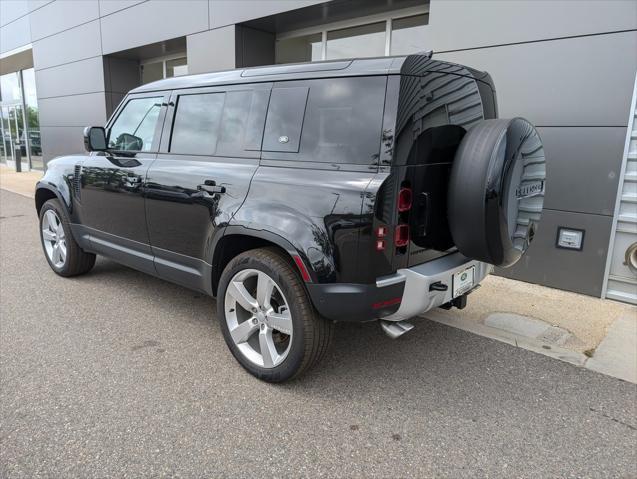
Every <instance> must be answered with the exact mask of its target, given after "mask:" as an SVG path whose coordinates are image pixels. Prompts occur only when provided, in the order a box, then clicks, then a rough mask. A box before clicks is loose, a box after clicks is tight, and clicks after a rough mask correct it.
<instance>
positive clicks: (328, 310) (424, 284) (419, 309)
mask: <svg viewBox="0 0 637 479" xmlns="http://www.w3.org/2000/svg"><path fill="white" fill-rule="evenodd" d="M471 266H475V275H474V284H475V285H477V284H478V283H479V282H480V281H482V280H483V279H484V277H485V276H486V275H487V274H489V273H490V272H491V271H492V266H491V265H488V264H486V263H481V262H480V261H473V260H470V259H467V258H466V257H464V256H462V255H461V254H460V253H454V254H450V255H448V256H444V257H442V258H438V259H435V260H433V261H429V262H427V263H423V264H420V265H417V266H413V267H411V268H405V269H400V270H398V271H397V272H396V273H395V274H393V275H390V276H384V277H382V278H378V280H377V281H376V284H352V283H332V284H316V283H314V284H312V283H310V284H306V286H307V289H308V292H309V294H310V297H311V299H312V303H313V304H314V307H315V308H316V309H317V311H318V312H319V314H320V315H321V316H323V317H325V318H328V319H332V320H335V321H371V320H374V319H385V320H388V321H400V320H403V319H408V318H411V317H413V316H417V315H418V314H422V313H424V312H425V311H429V310H430V309H432V308H436V307H438V306H440V305H442V304H445V303H448V302H449V301H451V300H452V299H453V285H452V278H453V275H454V273H457V272H460V271H462V270H464V269H466V268H469V267H471ZM437 282H441V283H443V284H446V285H447V290H446V291H430V290H429V287H430V286H431V285H432V284H433V283H437Z"/></svg>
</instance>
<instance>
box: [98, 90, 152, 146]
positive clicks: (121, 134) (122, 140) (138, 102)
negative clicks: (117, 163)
mask: <svg viewBox="0 0 637 479" xmlns="http://www.w3.org/2000/svg"><path fill="white" fill-rule="evenodd" d="M161 103H162V97H160V96H158V97H148V98H134V99H132V100H129V101H128V103H127V104H126V106H125V107H124V109H123V110H122V112H121V113H120V114H119V116H118V117H117V119H116V120H115V123H113V126H112V127H111V129H110V132H109V135H108V148H109V149H111V150H116V151H150V150H151V148H152V146H153V140H154V137H155V130H156V127H157V118H158V117H159V111H160V110H161Z"/></svg>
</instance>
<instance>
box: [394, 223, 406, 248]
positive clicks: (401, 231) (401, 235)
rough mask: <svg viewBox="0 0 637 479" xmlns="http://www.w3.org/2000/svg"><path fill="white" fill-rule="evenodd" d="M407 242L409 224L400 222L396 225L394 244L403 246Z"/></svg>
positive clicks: (398, 246) (399, 246)
mask: <svg viewBox="0 0 637 479" xmlns="http://www.w3.org/2000/svg"><path fill="white" fill-rule="evenodd" d="M408 244H409V225H406V224H404V223H403V224H400V225H398V226H396V232H395V233H394V245H395V246H396V248H403V247H405V246H407V245H408Z"/></svg>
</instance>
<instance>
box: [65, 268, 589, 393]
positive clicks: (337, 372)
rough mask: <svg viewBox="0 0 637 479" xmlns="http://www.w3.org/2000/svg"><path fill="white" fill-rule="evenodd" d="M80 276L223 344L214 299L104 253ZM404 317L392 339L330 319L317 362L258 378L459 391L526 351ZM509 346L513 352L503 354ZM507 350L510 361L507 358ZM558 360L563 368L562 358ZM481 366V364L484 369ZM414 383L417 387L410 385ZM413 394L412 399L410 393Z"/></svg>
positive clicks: (329, 387)
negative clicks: (291, 374)
mask: <svg viewBox="0 0 637 479" xmlns="http://www.w3.org/2000/svg"><path fill="white" fill-rule="evenodd" d="M77 281H80V279H79V278H78V279H77ZM81 281H82V282H94V283H96V284H99V285H102V286H107V285H110V284H113V287H114V288H124V290H126V291H133V292H134V293H133V294H134V295H135V296H136V297H139V298H154V300H153V302H152V304H153V307H154V308H155V310H156V311H159V312H160V313H163V312H165V313H166V314H167V315H170V318H171V322H172V321H174V322H176V323H175V329H176V330H179V325H178V323H179V322H183V323H189V324H192V323H193V322H194V323H197V324H198V325H199V326H201V329H202V331H205V333H204V334H206V335H209V338H206V340H209V341H210V344H211V348H214V349H215V350H217V352H218V351H219V349H220V348H222V349H224V350H225V349H226V345H225V343H224V340H223V337H222V335H221V333H220V331H219V327H218V325H217V324H216V314H215V311H216V301H215V300H214V299H213V298H210V297H208V296H206V295H205V294H203V293H198V292H195V291H191V290H189V289H186V288H184V287H181V286H178V285H175V284H172V283H169V282H166V281H163V280H160V279H158V278H154V277H151V276H148V275H146V274H144V273H139V272H137V271H134V270H132V269H129V268H126V267H124V266H121V265H119V264H116V263H114V262H112V261H108V260H104V259H100V260H99V261H98V263H97V264H96V267H95V268H94V270H93V271H92V272H91V273H90V274H89V275H86V276H84V277H82V278H81ZM115 283H116V284H115ZM412 322H413V324H414V325H415V326H416V327H415V328H414V329H413V330H412V331H410V332H409V333H407V334H406V335H405V336H403V337H401V338H399V339H396V340H392V339H390V338H388V337H387V336H386V335H385V334H384V333H383V332H382V330H381V328H380V325H379V324H378V322H377V321H372V322H368V323H347V322H341V323H337V324H336V327H335V332H334V340H333V343H332V346H331V348H330V350H329V351H328V353H327V355H326V357H325V358H324V360H323V361H322V362H321V363H320V364H319V365H318V366H317V367H315V368H314V369H312V370H311V371H309V372H307V373H306V374H305V375H303V376H301V377H300V378H298V379H296V380H293V381H290V382H289V383H286V384H283V385H268V384H263V387H266V388H270V387H277V388H282V389H283V390H286V391H288V392H290V393H294V395H298V394H301V395H303V396H305V395H307V396H308V397H312V400H313V401H316V400H318V399H320V398H324V399H326V400H328V399H329V400H330V401H332V400H333V401H343V400H348V399H351V398H353V397H358V396H359V395H361V394H363V395H366V396H368V397H370V398H373V397H379V396H382V397H383V398H385V399H384V400H387V398H392V397H397V398H398V397H403V396H404V395H413V394H415V392H418V393H419V394H420V393H423V392H424V391H429V394H431V391H433V390H435V389H438V390H439V391H440V390H447V391H448V390H450V389H453V388H454V387H456V388H457V390H458V391H461V390H462V391H465V392H464V393H463V394H466V393H467V392H469V391H471V389H472V388H475V387H476V385H477V384H476V381H479V379H478V378H482V379H485V378H486V379H488V380H489V381H496V382H501V383H502V385H503V386H505V385H506V384H507V378H508V377H510V373H511V370H512V369H513V368H515V367H516V366H518V365H520V364H522V363H523V362H524V361H526V360H527V359H528V357H529V356H528V355H530V354H532V353H529V352H527V351H523V350H519V349H516V348H513V347H512V346H509V345H506V344H502V343H498V342H496V341H493V340H489V339H485V338H482V337H478V336H475V335H472V334H469V333H466V332H464V331H460V330H457V329H454V328H450V327H447V326H443V325H440V324H438V323H434V322H432V321H428V320H427V319H425V318H414V319H413V321H412ZM511 348H513V350H514V351H516V354H513V355H512V354H511ZM221 357H222V358H224V359H223V361H224V363H223V364H219V365H218V366H220V367H226V368H234V371H233V372H232V374H235V372H236V374H246V375H247V373H245V372H244V371H242V370H241V368H240V367H239V366H238V365H237V364H236V363H235V361H234V359H233V358H232V356H231V355H230V354H222V355H221ZM512 357H513V360H514V361H515V363H517V364H512V363H511V361H512V359H511V358H512ZM537 360H538V361H551V360H550V359H548V358H544V357H542V356H537ZM564 367H565V368H571V366H570V365H566V364H564ZM573 369H574V370H575V371H577V369H576V368H573ZM229 371H232V370H229ZM485 371H488V372H489V374H488V376H485ZM576 373H577V372H576ZM496 378H498V379H496ZM250 381H251V378H246V379H245V380H240V381H239V383H240V384H245V383H246V382H250ZM254 381H257V380H256V379H255V380H254ZM461 383H462V384H461ZM415 384H416V385H418V384H420V387H414V385H415ZM467 384H468V387H467ZM461 386H462V387H461ZM477 392H479V391H476V393H477ZM413 399H414V400H418V397H416V396H414V397H413Z"/></svg>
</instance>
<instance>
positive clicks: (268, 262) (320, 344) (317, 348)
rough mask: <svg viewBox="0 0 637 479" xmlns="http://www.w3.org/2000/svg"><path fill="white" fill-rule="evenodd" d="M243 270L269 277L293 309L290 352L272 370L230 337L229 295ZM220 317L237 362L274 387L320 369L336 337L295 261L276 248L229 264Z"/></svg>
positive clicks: (222, 286) (223, 278) (220, 295)
mask: <svg viewBox="0 0 637 479" xmlns="http://www.w3.org/2000/svg"><path fill="white" fill-rule="evenodd" d="M243 270H258V271H262V272H264V273H266V274H267V275H268V276H269V277H270V278H271V279H272V280H274V282H275V283H276V286H277V287H278V288H279V289H280V290H281V292H282V293H283V295H284V296H285V298H286V300H287V303H288V306H289V309H290V313H291V317H292V323H293V334H292V336H291V339H290V343H291V344H290V348H289V352H288V353H287V356H286V357H285V359H284V360H283V362H282V363H281V364H279V365H277V366H274V367H271V368H266V367H260V366H258V365H256V364H254V363H253V362H251V361H250V360H249V359H247V357H246V356H245V355H244V354H243V353H242V352H241V351H240V350H239V348H238V346H237V345H236V344H235V342H234V341H233V339H232V337H231V335H230V330H229V326H228V323H227V321H226V291H227V289H228V285H229V283H230V280H231V279H232V278H234V277H235V275H236V274H237V273H240V272H241V271H243ZM228 314H230V312H229V313H228ZM217 316H218V318H219V323H220V326H221V331H222V333H223V337H224V339H225V341H226V344H227V345H228V348H229V349H230V351H231V352H232V355H233V356H234V357H235V359H236V360H237V361H238V362H239V363H240V364H241V365H242V366H243V367H244V368H245V369H246V370H247V371H248V372H249V373H250V374H252V375H253V376H255V377H257V378H259V379H262V380H264V381H268V382H273V383H278V382H283V381H287V380H290V379H293V378H296V377H298V376H300V375H301V374H303V373H304V372H306V371H308V370H309V369H310V368H312V367H313V366H314V365H316V364H317V363H318V362H319V361H320V360H321V359H322V358H323V357H324V356H325V353H326V352H327V350H328V348H329V346H330V343H331V341H332V337H333V330H334V324H333V323H332V322H331V321H328V320H326V319H324V318H322V317H320V316H319V315H318V313H317V312H316V310H315V309H314V307H313V306H312V303H311V301H310V299H309V297H308V294H307V292H306V290H305V287H304V286H303V283H302V281H301V278H300V277H299V274H298V273H297V271H296V269H295V268H294V267H293V265H292V264H291V261H289V260H288V259H287V257H286V256H284V255H283V254H282V253H280V252H279V251H278V250H277V249H275V248H261V249H255V250H250V251H246V252H245V253H242V254H240V255H238V256H237V257H235V258H234V259H232V261H230V263H228V265H227V266H226V268H225V269H224V271H223V273H222V275H221V279H220V281H219V288H218V294H217Z"/></svg>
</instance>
